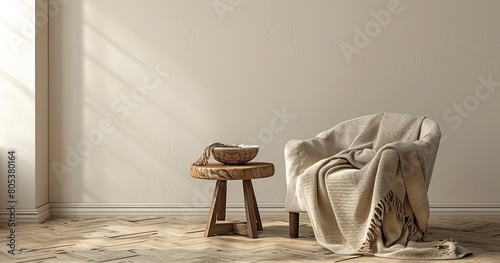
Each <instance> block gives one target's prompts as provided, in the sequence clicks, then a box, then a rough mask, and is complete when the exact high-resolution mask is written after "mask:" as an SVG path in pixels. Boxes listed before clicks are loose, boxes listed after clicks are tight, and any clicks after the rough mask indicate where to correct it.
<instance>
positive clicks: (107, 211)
mask: <svg viewBox="0 0 500 263" xmlns="http://www.w3.org/2000/svg"><path fill="white" fill-rule="evenodd" d="M430 206H431V209H430V210H431V217H500V203H432V204H431V205H430ZM209 210H210V204H197V205H193V204H161V203H160V204H142V203H50V204H45V205H42V206H40V207H38V208H37V209H34V210H18V211H16V223H41V222H44V221H45V220H47V219H49V218H50V217H117V216H167V215H168V216H181V217H182V216H207V215H208V213H209ZM259 212H260V214H261V215H265V216H286V215H287V214H288V212H287V211H286V209H285V206H284V204H281V203H274V204H273V203H266V204H259ZM227 213H228V214H236V215H243V214H244V213H245V207H244V205H243V204H242V203H229V204H227ZM301 214H303V215H302V216H305V213H301ZM8 216H9V214H8V211H1V212H0V222H7V220H8ZM2 224H3V223H2Z"/></svg>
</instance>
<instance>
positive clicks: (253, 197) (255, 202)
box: [248, 180, 264, 231]
mask: <svg viewBox="0 0 500 263" xmlns="http://www.w3.org/2000/svg"><path fill="white" fill-rule="evenodd" d="M248 181H249V182H248V187H249V188H250V192H251V193H252V199H253V204H254V210H255V217H256V219H257V230H259V231H262V230H264V229H263V228H262V220H261V219H260V213H259V207H258V206H257V199H255V192H254V190H253V184H252V181H251V180H248Z"/></svg>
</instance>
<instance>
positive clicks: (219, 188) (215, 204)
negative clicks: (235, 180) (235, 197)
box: [205, 180, 227, 237]
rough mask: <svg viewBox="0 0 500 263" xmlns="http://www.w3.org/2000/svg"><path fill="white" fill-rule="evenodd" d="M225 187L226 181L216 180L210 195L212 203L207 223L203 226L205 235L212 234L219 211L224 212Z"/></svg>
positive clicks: (209, 235)
mask: <svg viewBox="0 0 500 263" xmlns="http://www.w3.org/2000/svg"><path fill="white" fill-rule="evenodd" d="M226 189H227V181H225V180H217V183H216V184H215V190H214V195H213V197H212V205H211V206H210V213H209V214H208V223H207V226H206V228H205V236H206V237H211V236H213V235H214V230H215V223H216V222H217V218H218V215H219V213H221V211H224V213H223V216H224V217H225V213H226V200H225V199H226V198H225V197H226Z"/></svg>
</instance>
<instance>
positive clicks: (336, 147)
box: [284, 114, 441, 238]
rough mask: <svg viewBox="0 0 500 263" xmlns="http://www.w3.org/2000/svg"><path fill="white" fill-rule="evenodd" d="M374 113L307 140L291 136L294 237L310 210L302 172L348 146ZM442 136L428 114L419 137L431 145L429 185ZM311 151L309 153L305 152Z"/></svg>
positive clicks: (287, 159)
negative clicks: (304, 197) (303, 192)
mask: <svg viewBox="0 0 500 263" xmlns="http://www.w3.org/2000/svg"><path fill="white" fill-rule="evenodd" d="M373 116H375V114H374V115H368V116H364V117H360V118H356V119H352V120H348V121H345V122H342V123H340V124H338V125H335V126H334V127H333V128H331V129H329V130H326V131H323V132H321V133H319V134H318V135H316V136H315V137H313V138H310V139H306V140H291V141H289V142H288V143H287V144H286V146H285V149H284V154H285V166H286V183H287V196H286V209H287V211H288V212H289V217H290V218H289V228H290V237H293V238H296V237H298V236H299V213H303V212H306V207H305V205H304V203H303V201H301V196H300V194H299V191H298V189H297V180H298V178H299V177H300V175H301V174H302V173H303V172H304V171H305V170H306V169H307V168H308V167H310V166H311V165H313V164H315V163H316V162H318V161H320V160H322V159H324V158H327V157H330V156H332V155H335V154H337V153H339V152H340V151H342V150H344V149H348V148H349V145H350V144H351V142H353V141H354V139H355V138H356V136H357V135H358V134H359V133H360V132H361V130H362V128H363V127H364V126H365V124H366V123H367V122H369V121H370V120H371V118H373ZM440 139H441V132H440V129H439V126H438V124H437V123H436V122H435V121H433V120H431V119H429V118H425V119H424V120H423V122H422V125H421V127H420V133H419V137H418V140H419V141H423V142H428V143H429V145H430V149H428V151H430V155H429V156H430V158H429V159H428V160H425V162H426V164H425V169H426V171H425V174H426V175H425V176H426V178H425V182H426V186H427V189H428V188H429V184H430V179H431V176H432V171H433V168H434V162H435V158H436V154H437V150H438V147H439V142H440ZM305 152H307V153H308V154H307V155H306V154H304V153H305Z"/></svg>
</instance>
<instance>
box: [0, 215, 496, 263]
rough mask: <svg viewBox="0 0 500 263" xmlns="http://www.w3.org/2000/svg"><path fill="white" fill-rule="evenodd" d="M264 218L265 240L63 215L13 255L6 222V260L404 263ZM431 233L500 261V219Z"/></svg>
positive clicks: (447, 222)
mask: <svg viewBox="0 0 500 263" xmlns="http://www.w3.org/2000/svg"><path fill="white" fill-rule="evenodd" d="M231 217H232V218H233V219H238V220H240V219H243V217H240V216H234V215H228V218H231ZM262 219H263V222H264V231H263V232H260V233H259V237H260V238H258V239H250V238H248V237H244V236H238V235H232V234H228V235H221V236H214V237H210V238H205V237H203V230H204V227H205V223H206V217H189V218H187V217H185V216H184V217H142V218H58V219H52V220H49V221H47V222H45V223H43V224H39V225H21V226H16V239H15V240H16V246H17V249H19V251H16V252H17V254H16V255H15V256H11V255H9V254H8V253H7V250H8V247H7V246H6V245H5V244H6V243H7V239H6V238H5V237H6V234H5V233H6V231H5V230H6V227H5V226H2V227H1V228H2V235H1V237H2V241H1V242H0V244H2V245H1V249H0V262H312V261H317V262H349V263H351V262H399V261H397V260H388V259H381V258H376V257H360V256H344V255H336V254H333V253H331V252H329V251H327V250H325V249H323V248H322V247H320V246H319V245H318V244H317V243H316V241H315V239H314V236H313V232H312V229H311V227H310V224H309V222H308V221H307V220H302V222H301V231H300V235H301V236H300V238H298V239H290V238H288V220H287V218H286V217H280V218H278V217H273V218H270V217H266V216H263V218H262ZM429 232H430V235H429V237H430V238H431V239H445V238H454V239H456V240H457V241H458V242H459V243H460V244H461V245H463V246H465V247H467V248H468V249H470V250H471V251H473V252H474V255H472V256H468V257H466V258H465V259H462V260H458V261H454V262H481V263H487V262H500V218H459V219H457V218H449V219H442V218H432V219H431V220H430V231H429ZM401 262H408V261H401ZM413 262H415V261H413ZM426 262H430V261H426ZM436 262H444V261H436Z"/></svg>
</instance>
